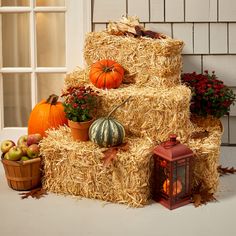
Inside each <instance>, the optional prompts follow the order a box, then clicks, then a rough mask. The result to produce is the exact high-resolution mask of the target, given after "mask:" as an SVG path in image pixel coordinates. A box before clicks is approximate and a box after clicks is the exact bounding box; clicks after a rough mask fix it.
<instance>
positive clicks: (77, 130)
mask: <svg viewBox="0 0 236 236" xmlns="http://www.w3.org/2000/svg"><path fill="white" fill-rule="evenodd" d="M93 121H94V119H92V120H89V121H84V122H75V121H72V120H68V125H69V127H70V129H71V135H72V137H73V139H74V140H76V141H88V140H89V134H88V131H89V127H90V125H91V124H92V123H93Z"/></svg>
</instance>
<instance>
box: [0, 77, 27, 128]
mask: <svg viewBox="0 0 236 236" xmlns="http://www.w3.org/2000/svg"><path fill="white" fill-rule="evenodd" d="M3 104H4V127H25V126H27V123H28V118H29V114H30V112H31V89H30V74H28V73H27V74H25V73H19V74H3Z"/></svg>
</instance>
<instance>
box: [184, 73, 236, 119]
mask: <svg viewBox="0 0 236 236" xmlns="http://www.w3.org/2000/svg"><path fill="white" fill-rule="evenodd" d="M181 79H182V82H183V83H185V84H186V85H187V86H189V87H190V88H191V90H192V100H191V106H190V110H191V113H193V114H196V115H198V116H203V117H206V116H208V115H211V116H213V117H216V118H220V117H222V116H224V115H226V114H228V113H229V110H230V105H231V104H234V102H235V98H236V97H235V94H234V93H233V91H232V89H231V88H229V87H228V86H226V85H225V84H224V83H223V81H221V80H219V79H217V77H216V75H215V72H214V71H213V72H212V74H209V73H208V71H207V70H206V71H204V74H197V73H196V72H193V73H184V74H182V78H181Z"/></svg>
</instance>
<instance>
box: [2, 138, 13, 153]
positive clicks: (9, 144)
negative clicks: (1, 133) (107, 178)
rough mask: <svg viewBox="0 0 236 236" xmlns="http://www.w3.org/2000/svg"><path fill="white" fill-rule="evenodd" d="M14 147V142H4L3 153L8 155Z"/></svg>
mask: <svg viewBox="0 0 236 236" xmlns="http://www.w3.org/2000/svg"><path fill="white" fill-rule="evenodd" d="M14 146H15V143H14V142H13V141H12V140H4V141H2V143H1V151H2V153H7V152H8V151H9V150H10V149H11V148H12V147H14Z"/></svg>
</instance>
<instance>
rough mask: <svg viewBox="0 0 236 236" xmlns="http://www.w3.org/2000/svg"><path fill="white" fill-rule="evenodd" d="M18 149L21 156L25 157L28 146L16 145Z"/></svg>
mask: <svg viewBox="0 0 236 236" xmlns="http://www.w3.org/2000/svg"><path fill="white" fill-rule="evenodd" d="M18 147H19V148H20V149H21V150H22V152H23V155H24V156H26V155H27V150H28V146H27V145H25V144H21V145H18Z"/></svg>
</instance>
